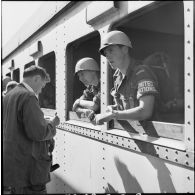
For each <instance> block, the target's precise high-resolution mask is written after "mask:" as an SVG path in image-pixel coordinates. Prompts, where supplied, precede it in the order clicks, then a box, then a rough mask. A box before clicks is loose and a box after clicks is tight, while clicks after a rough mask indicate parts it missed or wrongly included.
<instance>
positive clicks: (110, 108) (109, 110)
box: [106, 105, 117, 112]
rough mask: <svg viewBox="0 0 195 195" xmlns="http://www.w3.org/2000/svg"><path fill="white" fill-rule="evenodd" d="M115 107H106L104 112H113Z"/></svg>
mask: <svg viewBox="0 0 195 195" xmlns="http://www.w3.org/2000/svg"><path fill="white" fill-rule="evenodd" d="M116 108H117V105H108V106H107V108H106V112H112V111H113V110H116Z"/></svg>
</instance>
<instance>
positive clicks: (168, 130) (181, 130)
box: [102, 2, 194, 141]
mask: <svg viewBox="0 0 195 195" xmlns="http://www.w3.org/2000/svg"><path fill="white" fill-rule="evenodd" d="M165 4H166V2H165V3H164V2H163V3H162V2H154V3H151V4H150V5H149V6H148V7H145V8H142V9H141V10H138V12H139V13H136V12H133V13H130V14H128V15H127V16H125V19H126V18H128V19H127V20H128V21H129V20H131V18H134V17H136V14H137V15H138V16H140V15H141V14H142V13H143V14H145V13H146V12H147V10H148V11H151V9H156V8H158V7H159V6H162V5H165ZM184 5H185V4H184ZM185 15H186V12H185V11H184V25H185V22H186V17H185ZM188 19H189V18H188ZM123 20H124V18H121V19H120V20H118V21H117V22H116V23H113V24H111V25H110V27H109V30H111V29H114V27H115V26H116V24H119V23H120V22H122V23H124V22H123ZM183 28H184V35H183V36H184V39H186V33H185V30H186V28H185V26H184V27H183ZM191 39H192V38H191ZM184 47H186V44H185V43H184ZM185 53H186V48H185V50H184V54H185ZM191 56H192V55H191ZM102 58H103V59H102V63H104V64H105V58H104V57H102ZM107 65H108V64H107ZM184 69H185V72H186V57H185V56H184ZM191 69H192V68H191ZM102 71H104V70H102ZM106 72H107V73H108V72H109V71H108V70H106ZM188 72H189V71H188ZM107 80H109V75H108V74H107ZM185 81H186V74H185V75H184V85H185V88H186V82H185ZM192 87H193V86H191V88H192ZM192 89H193V88H192ZM108 95H110V94H109V93H108ZM107 99H108V100H109V97H107ZM184 100H185V102H184V112H185V113H184V119H185V121H184V124H178V123H169V122H160V121H147V122H146V123H145V125H146V126H144V127H143V126H142V125H141V124H140V122H139V121H128V126H129V128H128V130H129V131H128V132H129V133H133V134H134V133H135V134H139V135H142V134H144V135H145V134H146V135H148V136H151V137H156V138H160V137H164V138H170V139H174V140H179V141H184V140H186V133H185V132H186V124H188V122H189V121H188V122H186V117H185V116H186V92H184ZM193 105H194V104H193ZM102 106H104V105H102ZM191 107H192V106H191ZM115 121H116V120H115ZM119 122H120V123H124V121H122V120H121V121H119ZM119 122H118V121H117V122H116V123H115V125H113V121H111V122H108V123H107V125H106V129H107V130H108V131H110V132H112V131H111V130H112V129H113V130H114V131H115V130H119V131H118V132H117V134H119V135H120V131H121V130H126V129H124V128H121V127H120V126H121V124H120V123H119ZM190 124H191V126H193V125H194V124H192V122H190ZM125 127H127V124H126V126H125ZM154 130H155V131H154ZM115 132H116V131H115ZM188 139H189V137H188Z"/></svg>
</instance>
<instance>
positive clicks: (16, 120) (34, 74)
mask: <svg viewBox="0 0 195 195" xmlns="http://www.w3.org/2000/svg"><path fill="white" fill-rule="evenodd" d="M49 80H50V78H49V75H48V74H47V72H46V71H45V69H43V68H41V67H38V66H31V67H29V68H27V69H26V70H24V74H23V82H22V83H20V84H18V85H17V86H16V87H15V88H14V89H12V90H11V91H10V92H9V93H8V94H7V95H6V96H5V97H4V99H3V186H4V193H9V192H12V193H16V194H45V193H46V187H45V186H46V183H47V182H49V181H50V175H49V171H50V166H51V158H50V156H49V155H48V145H47V141H48V140H50V139H52V138H53V137H54V136H55V134H56V126H57V125H59V123H60V120H59V117H58V116H55V117H54V118H53V119H52V120H51V121H48V120H45V119H44V114H43V112H42V111H41V109H40V106H39V102H38V99H37V96H38V94H39V93H40V92H41V90H42V88H43V87H44V86H45V84H46V83H47V82H49Z"/></svg>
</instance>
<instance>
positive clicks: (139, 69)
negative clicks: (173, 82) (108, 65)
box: [111, 58, 158, 110]
mask: <svg viewBox="0 0 195 195" xmlns="http://www.w3.org/2000/svg"><path fill="white" fill-rule="evenodd" d="M139 65H140V66H139ZM113 79H114V87H113V88H112V89H111V95H112V96H113V98H114V101H115V104H117V106H118V107H117V109H118V110H126V109H130V108H134V107H136V106H138V105H139V99H140V98H141V97H143V96H145V95H154V96H157V95H158V83H157V81H156V78H154V75H152V74H151V73H150V72H149V71H148V70H147V69H146V68H144V66H141V62H140V61H136V60H135V59H133V58H131V63H130V65H129V67H128V69H127V73H126V75H125V76H123V74H122V73H121V72H120V70H119V69H117V70H116V71H115V73H114V75H113Z"/></svg>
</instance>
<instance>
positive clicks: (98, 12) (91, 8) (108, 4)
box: [86, 1, 117, 24]
mask: <svg viewBox="0 0 195 195" xmlns="http://www.w3.org/2000/svg"><path fill="white" fill-rule="evenodd" d="M116 11H117V8H116V7H115V5H114V1H99V2H98V1H95V2H93V3H91V4H90V5H88V7H87V8H86V22H87V23H88V24H93V23H94V22H95V21H96V20H98V19H99V17H104V16H105V15H106V16H107V15H109V14H111V13H113V12H116Z"/></svg>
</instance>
